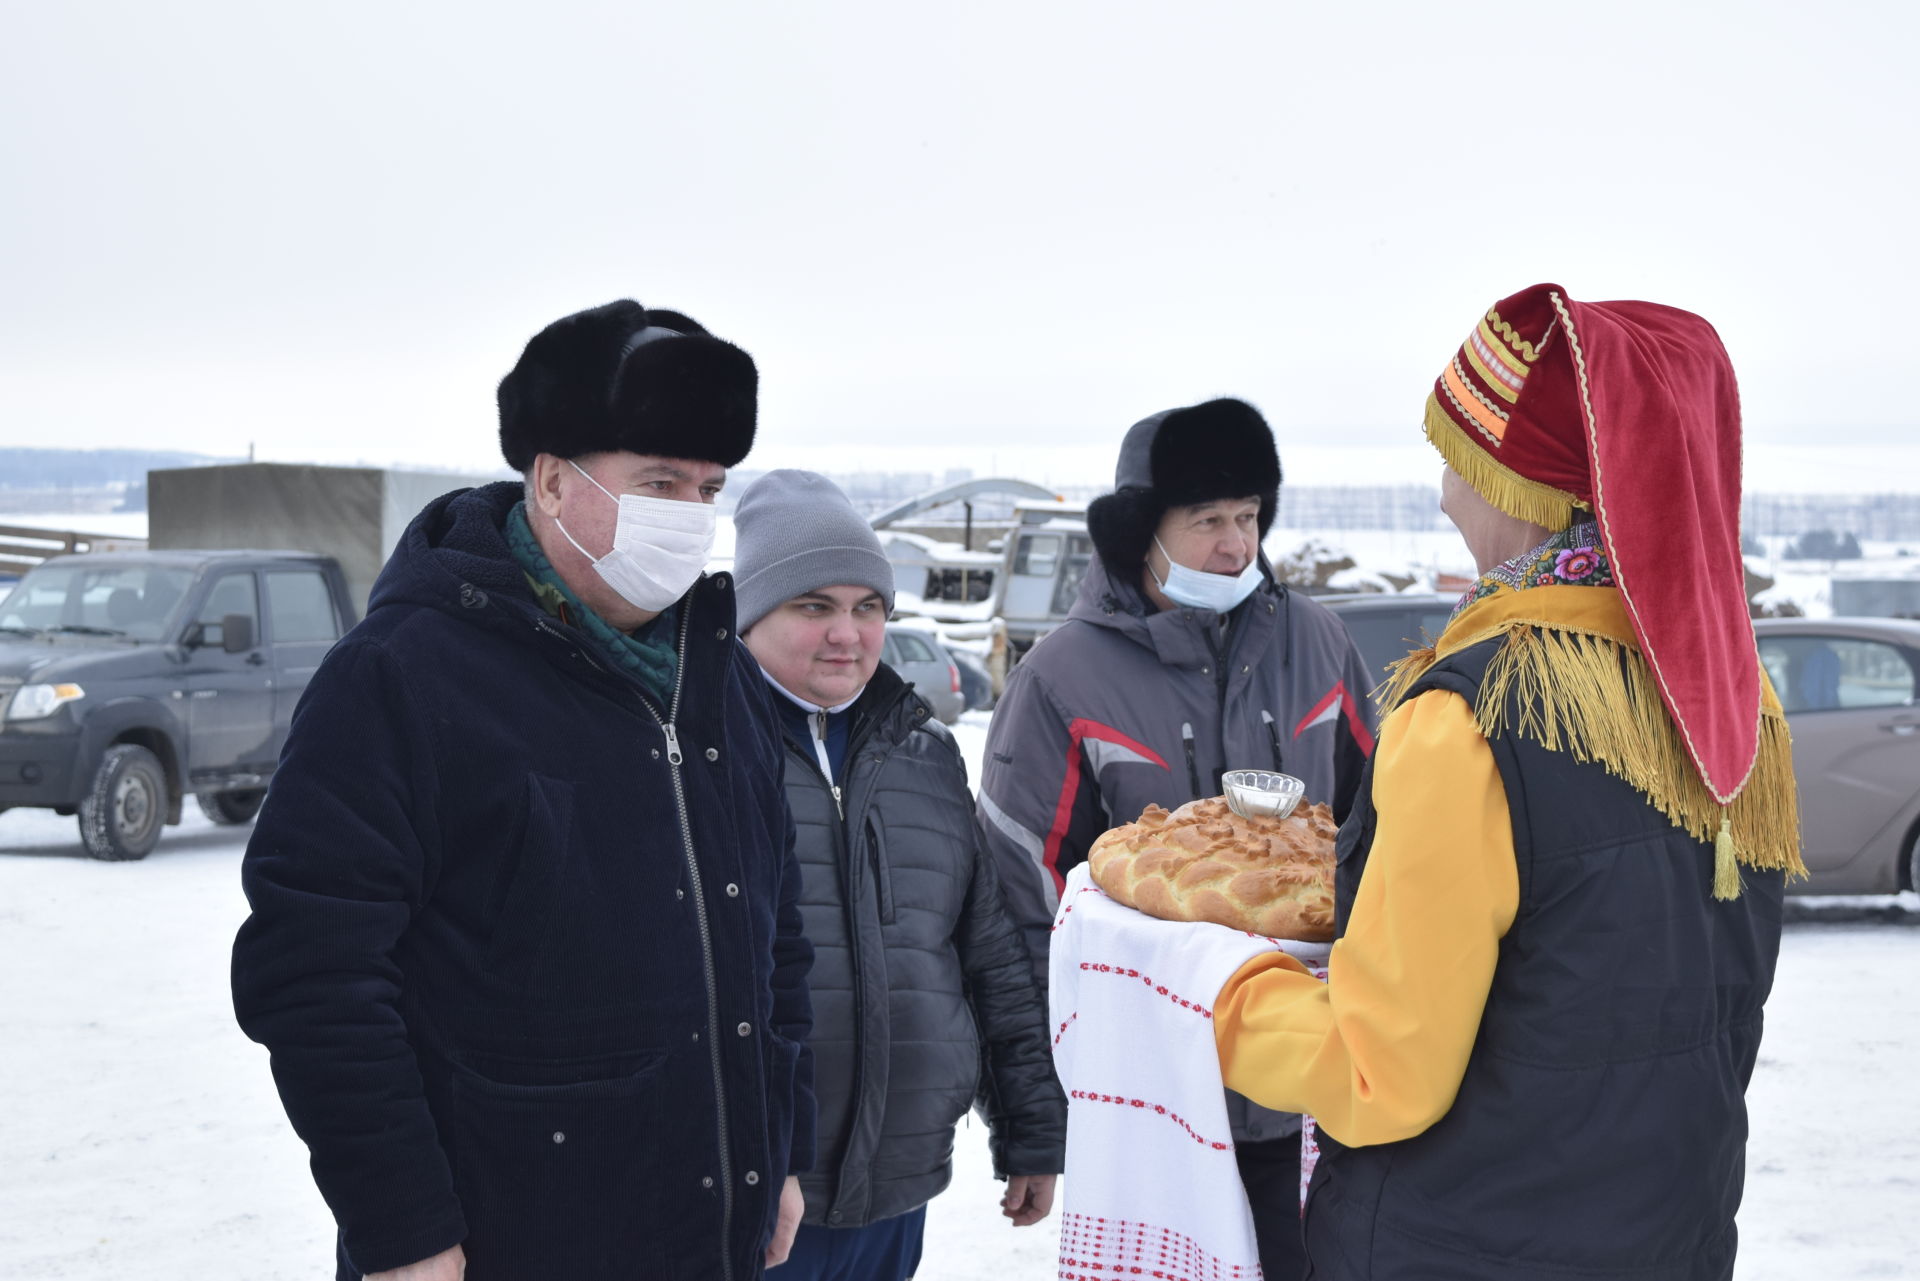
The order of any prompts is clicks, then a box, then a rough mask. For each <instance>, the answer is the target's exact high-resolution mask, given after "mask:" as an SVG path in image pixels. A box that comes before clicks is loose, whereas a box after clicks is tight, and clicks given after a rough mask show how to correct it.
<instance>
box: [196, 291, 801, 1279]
mask: <svg viewBox="0 0 1920 1281" xmlns="http://www.w3.org/2000/svg"><path fill="white" fill-rule="evenodd" d="M757 382H758V376H757V374H756V372H755V369H754V364H753V360H752V358H751V357H750V356H748V355H747V353H746V352H744V351H742V350H741V349H740V348H738V347H736V346H734V345H733V344H731V343H728V342H724V341H722V340H721V339H719V338H715V337H713V336H711V335H710V334H708V333H707V331H706V330H705V329H703V328H701V327H700V326H699V325H697V324H695V323H694V322H693V321H692V320H691V319H689V318H688V317H686V316H683V315H681V314H679V313H677V312H664V311H648V310H646V309H645V308H643V307H641V306H640V304H638V303H636V302H631V301H622V302H616V303H611V304H608V305H607V306H604V307H596V308H594V309H592V310H590V311H583V312H580V313H578V314H575V315H572V316H567V317H565V318H564V319H562V320H559V321H556V322H554V323H553V324H551V325H549V326H548V327H547V328H545V329H543V330H542V331H541V332H540V333H538V334H536V335H535V336H534V337H533V339H532V340H531V341H529V342H528V343H527V345H526V350H525V351H524V353H523V354H522V355H521V357H520V359H519V362H518V363H517V364H515V365H514V367H513V370H512V371H511V372H510V373H508V374H507V376H506V378H505V379H504V380H502V382H501V383H500V391H499V406H500V445H501V452H502V453H503V454H504V455H505V457H506V460H507V462H508V464H509V465H510V466H512V467H513V468H514V469H515V470H516V471H518V472H520V473H521V475H522V479H521V480H519V481H512V482H506V483H502V484H496V485H487V486H483V487H481V488H479V489H470V490H461V491H458V492H455V493H452V494H448V495H446V496H444V497H442V498H439V499H436V500H434V502H432V503H431V504H429V505H428V507H427V508H426V510H425V511H423V512H421V513H420V515H419V516H418V517H416V518H415V520H414V521H413V524H412V525H411V526H410V527H409V528H408V529H407V531H406V533H405V535H404V536H403V537H402V539H401V542H400V545H399V546H398V547H397V548H396V549H395V551H394V554H393V558H392V559H391V560H390V561H389V562H388V564H387V567H386V569H385V570H384V571H383V572H382V574H381V576H380V579H379V581H378V582H377V583H376V584H375V586H374V589H373V599H372V601H371V604H370V606H369V608H368V611H367V617H366V620H365V621H364V622H362V623H361V624H360V625H359V626H358V627H356V628H354V629H353V631H352V632H351V633H349V634H348V635H347V636H346V637H345V638H344V639H343V640H342V641H341V642H340V643H339V644H338V645H337V646H335V647H334V649H333V651H332V652H331V653H330V654H329V655H328V656H327V658H326V660H325V661H324V662H323V663H322V664H321V667H320V670H319V672H318V673H317V674H316V675H315V676H314V678H313V682H312V684H311V686H310V687H309V689H308V691H307V695H306V697H305V698H304V699H303V700H302V701H301V704H300V707H299V710H298V711H297V712H296V713H295V716H294V721H293V729H292V733H291V734H290V736H289V738H288V740H287V748H286V752H285V755H284V756H283V757H282V760H281V764H280V768H279V772H278V773H276V774H275V776H274V780H273V788H272V791H271V792H270V793H269V795H268V797H267V801H266V805H265V807H264V808H263V809H262V811H261V813H260V818H259V821H258V826H257V828H256V829H255V831H254V835H253V839H252V842H251V843H250V844H249V846H248V848H247V856H246V860H245V865H244V871H243V879H244V883H245V887H246V891H247V897H248V900H249V902H250V903H251V905H252V908H253V914H252V915H251V916H250V917H249V918H248V920H247V922H246V924H245V925H244V926H243V927H242V928H241V931H240V937H239V939H238V940H237V942H236V943H235V946H234V957H233V990H234V1005H235V1009H236V1011H237V1012H238V1014H239V1017H240V1022H241V1025H242V1026H243V1027H244V1028H245V1030H246V1032H247V1034H248V1035H249V1036H251V1037H253V1038H254V1039H255V1040H257V1041H259V1042H261V1043H262V1044H264V1045H266V1046H267V1047H268V1048H269V1049H270V1050H271V1051H272V1056H273V1073H274V1078H275V1081H276V1082H277V1084H278V1085H279V1088H280V1095H281V1099H282V1100H283V1102H284V1103H285V1105H286V1109H287V1114H288V1116H289V1118H290V1119H291V1120H292V1122H293V1126H294V1129H295V1130H296V1131H298V1133H299V1135H300V1137H301V1138H302V1139H303V1140H305V1142H306V1144H307V1146H308V1147H309V1148H310V1149H311V1151H312V1155H313V1160H312V1165H313V1174H314V1180H315V1182H316V1183H317V1184H318V1185H319V1188H320V1192H321V1194H322V1195H323V1196H324V1197H325V1198H326V1201H327V1204H328V1206H329V1208H330V1209H331V1210H332V1211H333V1214H334V1217H335V1219H336V1220H337V1222H338V1223H339V1229H340V1232H339V1240H338V1249H337V1259H336V1267H337V1275H338V1276H339V1277H340V1278H341V1279H342V1281H345V1279H346V1278H360V1277H362V1276H368V1277H374V1278H394V1279H395V1281H400V1279H404V1281H459V1279H460V1278H462V1277H464V1278H465V1281H524V1279H525V1278H531V1277H566V1278H570V1279H571V1281H615V1279H616V1278H619V1279H620V1281H627V1279H629V1278H640V1277H647V1278H654V1277H657V1278H663V1279H664V1278H681V1277H711V1278H723V1279H725V1281H750V1279H751V1278H755V1277H758V1276H760V1275H761V1272H762V1270H763V1268H764V1267H765V1266H766V1265H768V1264H774V1263H779V1262H781V1261H783V1260H784V1259H785V1258H786V1254H787V1250H788V1248H789V1245H790V1243H791V1241H792V1235H793V1231H794V1228H795V1226H796V1224H797V1222H798V1219H799V1215H800V1212H801V1206H802V1199H801V1196H800V1191H799V1186H798V1182H797V1180H795V1179H793V1178H791V1177H790V1175H791V1174H793V1173H795V1172H798V1171H802V1170H805V1169H807V1168H808V1167H809V1164H810V1162H811V1160H812V1153H813V1138H812V1132H813V1122H814V1116H813V1112H814V1108H813V1097H812V1090H811V1085H810V1082H811V1079H812V1067H811V1059H810V1057H809V1056H808V1054H807V1052H806V1050H805V1043H806V1040H807V1036H808V1032H809V1029H810V1027H811V1022H812V1019H811V1014H810V1010H809V1004H808V999H807V989H806V975H807V970H808V967H809V965H810V963H811V960H812V952H811V950H810V948H809V946H808V944H807V942H806V940H805V938H804V936H803V934H802V928H801V918H800V910H799V890H800V884H801V882H800V872H799V867H798V864H797V863H796V862H795V861H794V857H793V853H792V850H793V829H792V822H791V819H790V818H789V817H788V813H787V807H786V802H785V800H784V797H783V793H782V791H781V785H780V768H781V767H780V757H779V747H778V742H779V729H778V725H777V723H776V722H775V720H774V717H773V710H772V707H771V704H770V702H769V700H768V695H767V689H766V684H765V682H764V681H763V680H762V679H761V677H760V671H759V668H758V666H757V665H756V664H755V662H754V660H753V658H752V657H751V656H750V655H749V654H748V653H747V651H746V649H745V648H744V647H742V646H741V645H740V643H739V642H738V641H737V640H736V639H735V637H734V631H735V628H734V601H733V585H732V582H731V579H730V577H729V576H728V575H726V574H705V573H704V570H705V567H706V563H707V558H708V554H709V552H710V550H711V546H712V541H713V532H714V508H713V500H714V496H715V495H716V494H717V493H718V492H719V490H720V487H721V486H722V485H723V484H724V483H725V482H726V475H727V469H728V468H729V467H732V466H734V465H735V464H736V463H738V462H739V461H740V460H741V458H743V457H744V456H745V455H746V453H747V450H748V449H749V448H750V447H751V446H752V443H753V434H754V420H755V404H756V395H757ZM269 586H271V584H269Z"/></svg>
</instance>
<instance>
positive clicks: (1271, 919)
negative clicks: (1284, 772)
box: [1087, 797, 1338, 943]
mask: <svg viewBox="0 0 1920 1281" xmlns="http://www.w3.org/2000/svg"><path fill="white" fill-rule="evenodd" d="M1337 835H1338V828H1337V827H1336V826H1335V825H1334V822H1333V812H1332V811H1331V810H1329V809H1328V808H1327V807H1326V806H1325V805H1301V806H1298V807H1296V808H1295V810H1294V811H1293V813H1292V814H1289V815H1288V816H1287V817H1286V818H1246V817H1244V816H1242V815H1239V814H1235V813H1234V812H1233V811H1232V810H1231V809H1229V808H1227V803H1226V801H1225V800H1224V799H1223V798H1220V797H1212V798H1210V799H1207V800H1200V801H1193V802H1190V803H1189V804H1186V805H1182V806H1181V807H1180V808H1179V809H1177V810H1175V811H1173V812H1172V813H1171V814H1169V813H1168V812H1167V811H1166V810H1163V809H1161V808H1160V807H1159V806H1158V805H1149V806H1147V808H1146V809H1145V810H1144V811H1143V812H1142V813H1141V815H1140V819H1139V821H1138V822H1135V823H1127V824H1125V825H1123V826H1120V827H1116V828H1114V829H1113V830H1112V831H1110V832H1108V833H1106V834H1105V835H1104V836H1102V837H1100V839H1099V840H1097V841H1095V842H1094V843H1093V848H1092V849H1091V850H1089V851H1088V852H1087V863H1088V864H1089V866H1090V867H1091V869H1092V872H1093V879H1094V883H1095V884H1097V885H1098V886H1099V887H1100V888H1101V889H1103V890H1105V891H1106V892H1107V893H1108V894H1109V895H1110V896H1112V897H1113V898H1115V899H1117V900H1118V901H1120V902H1122V903H1125V904H1126V905H1127V906H1128V907H1131V908H1135V909H1137V910H1139V911H1142V912H1145V913H1146V914H1147V915H1149V916H1157V917H1159V918H1161V919H1162V920H1167V921H1211V922H1213V923H1214V924H1215V925H1226V926H1231V927H1232V928H1234V929H1237V930H1248V931H1251V932H1252V933H1254V934H1264V935H1266V936H1268V937H1269V938H1284V939H1298V940H1301V941H1303V942H1309V943H1324V942H1327V941H1328V940H1330V939H1332V938H1333V864H1334V840H1335V838H1336V836H1337Z"/></svg>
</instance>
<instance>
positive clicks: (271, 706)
mask: <svg viewBox="0 0 1920 1281" xmlns="http://www.w3.org/2000/svg"><path fill="white" fill-rule="evenodd" d="M353 621H354V619H353V606H352V605H351V604H350V603H349V597H348V596H347V590H346V582H345V579H344V578H343V576H342V575H341V572H340V567H339V565H338V564H337V563H335V562H334V561H333V560H331V559H329V558H326V557H321V556H310V555H305V554H303V553H299V552H238V551H220V552H212V551H165V552H156V551H149V552H105V553H97V554H88V555H79V556H61V557H56V558H55V559H53V560H49V561H47V562H45V563H44V564H41V565H39V566H36V567H35V568H33V569H32V570H30V571H28V573H27V575H26V576H25V577H24V578H22V579H21V580H20V581H19V583H17V584H16V585H14V587H13V590H12V591H11V592H9V593H8V594H7V595H6V597H5V599H3V600H0V811H4V810H7V809H10V808H14V807H38V808H45V809H52V810H53V811H54V812H55V813H59V814H70V815H76V816H77V817H78V818H79V820H80V839H81V841H82V843H83V844H84V845H85V846H86V849H87V852H88V853H89V854H91V855H93V856H94V857H95V858H101V859H135V858H144V857H146V855H147V854H148V853H149V852H150V851H152V849H153V847H154V845H155V844H156V843H157V842H158V841H159V839H160V831H161V829H162V827H164V826H168V825H171V824H175V823H178V822H179V821H180V811H181V805H182V802H183V801H184V799H185V797H186V795H187V794H188V793H192V794H193V795H194V796H195V797H196V798H197V799H198V801H199V804H200V808H201V809H202V810H203V811H205V813H206V815H207V817H209V818H211V819H212V820H213V821H214V822H216V823H246V822H250V821H251V820H252V818H253V816H254V815H255V814H256V813H257V812H258V811H259V809H260V802H261V800H262V799H263V798H264V797H265V796H266V785H267V780H268V778H269V777H270V776H271V775H272V774H273V770H274V766H275V765H276V764H277V763H278V761H279V759H280V749H281V747H282V746H283V745H284V744H285V742H286V738H287V726H288V724H289V722H290V721H291V720H292V717H293V708H294V704H296V703H298V702H299V701H300V695H301V692H302V691H304V690H305V689H306V687H307V681H308V680H309V679H310V678H311V677H312V675H313V672H314V669H315V668H317V667H318V666H319V665H320V659H321V658H322V657H323V656H324V655H325V654H326V652H327V650H328V649H329V648H331V647H332V645H333V643H334V641H336V640H337V639H339V637H340V635H341V634H342V633H343V632H345V631H346V629H347V628H348V627H350V626H352V624H353Z"/></svg>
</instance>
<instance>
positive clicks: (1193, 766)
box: [1180, 721, 1201, 801]
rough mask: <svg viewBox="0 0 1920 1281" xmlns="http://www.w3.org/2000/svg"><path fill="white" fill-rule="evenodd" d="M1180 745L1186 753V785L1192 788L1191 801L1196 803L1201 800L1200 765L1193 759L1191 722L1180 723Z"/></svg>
mask: <svg viewBox="0 0 1920 1281" xmlns="http://www.w3.org/2000/svg"><path fill="white" fill-rule="evenodd" d="M1180 743H1181V746H1183V747H1184V748H1186V752H1187V783H1188V784H1189V785H1190V786H1191V787H1192V788H1193V799H1194V800H1196V801H1197V800H1199V799H1201V792H1200V765H1199V762H1197V761H1196V760H1195V759H1194V752H1193V722H1192V721H1182V722H1181V723H1180Z"/></svg>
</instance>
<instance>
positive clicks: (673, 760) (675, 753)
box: [660, 721, 685, 765]
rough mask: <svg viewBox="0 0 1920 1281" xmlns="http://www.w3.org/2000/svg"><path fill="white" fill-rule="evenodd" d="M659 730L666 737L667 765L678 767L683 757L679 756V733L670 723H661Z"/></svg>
mask: <svg viewBox="0 0 1920 1281" xmlns="http://www.w3.org/2000/svg"><path fill="white" fill-rule="evenodd" d="M660 728H661V729H662V730H664V731H665V732H666V735H667V763H668V764H670V765H678V764H679V763H680V762H681V761H682V760H684V759H685V757H683V756H681V755H680V731H679V730H677V729H675V728H674V727H673V722H672V721H663V722H661V724H660Z"/></svg>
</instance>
